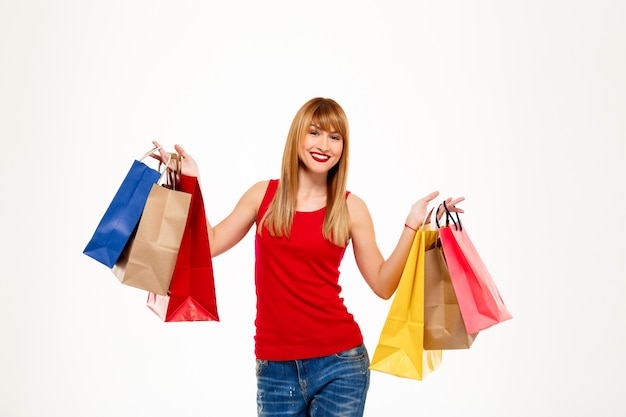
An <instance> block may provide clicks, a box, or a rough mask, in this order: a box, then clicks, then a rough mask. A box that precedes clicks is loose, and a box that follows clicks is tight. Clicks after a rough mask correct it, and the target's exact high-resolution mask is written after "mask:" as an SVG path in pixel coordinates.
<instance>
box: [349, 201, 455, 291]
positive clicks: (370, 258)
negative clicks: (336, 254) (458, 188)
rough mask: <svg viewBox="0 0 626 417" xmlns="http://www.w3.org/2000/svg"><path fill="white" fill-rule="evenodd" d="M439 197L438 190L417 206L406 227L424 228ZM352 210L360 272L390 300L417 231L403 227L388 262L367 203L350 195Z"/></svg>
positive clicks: (351, 219)
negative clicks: (427, 212) (379, 245)
mask: <svg viewBox="0 0 626 417" xmlns="http://www.w3.org/2000/svg"><path fill="white" fill-rule="evenodd" d="M438 195H439V192H437V191H435V192H433V193H430V194H428V195H427V196H425V197H423V198H421V199H420V200H418V201H417V202H416V203H415V204H413V206H412V207H411V211H410V212H409V215H408V216H407V219H406V224H407V225H409V226H410V227H412V228H413V229H417V228H418V227H419V226H421V225H422V222H423V220H424V218H425V216H426V210H427V206H428V203H429V202H430V201H432V200H433V199H434V198H436V197H437V196H438ZM461 201H463V198H462V197H461V198H458V199H455V200H453V199H451V198H449V199H447V200H446V202H447V203H450V206H451V207H452V206H454V205H455V204H458V203H459V202H461ZM348 208H349V210H350V235H351V237H352V247H353V249H354V258H355V260H356V263H357V266H358V268H359V271H360V272H361V274H362V275H363V278H364V279H365V281H366V282H367V284H368V285H369V286H370V288H371V289H372V290H373V291H374V293H375V294H376V295H378V296H379V297H381V298H383V299H388V298H390V297H391V296H392V295H393V293H394V292H395V290H396V288H397V287H398V283H399V282H400V277H401V275H402V270H403V269H404V265H405V263H406V260H407V257H408V256H409V251H410V249H411V244H412V243H413V239H414V237H415V231H414V230H411V229H410V228H408V227H403V230H402V232H401V234H400V238H399V239H398V243H397V244H396V247H395V249H394V250H393V252H392V253H391V255H390V256H389V257H388V258H387V259H386V260H385V259H384V257H383V255H382V254H381V252H380V249H379V248H378V244H377V243H376V236H375V232H374V224H373V222H372V218H371V215H370V213H369V210H368V209H367V206H366V204H365V202H364V201H363V200H361V199H360V198H359V197H357V196H355V195H354V194H350V195H349V196H348ZM454 210H455V211H458V212H462V210H461V209H457V208H455V209H454Z"/></svg>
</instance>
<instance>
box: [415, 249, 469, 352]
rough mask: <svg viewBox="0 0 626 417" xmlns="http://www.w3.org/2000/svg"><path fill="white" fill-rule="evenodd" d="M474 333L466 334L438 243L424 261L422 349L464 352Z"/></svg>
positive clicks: (428, 251) (427, 253) (428, 250)
mask: <svg viewBox="0 0 626 417" xmlns="http://www.w3.org/2000/svg"><path fill="white" fill-rule="evenodd" d="M476 336H478V333H474V334H468V333H467V330H466V329H465V324H464V322H463V317H462V316H461V310H460V308H459V303H458V301H457V298H456V294H455V292H454V287H453V286H452V281H451V279H450V272H449V271H448V266H447V264H446V261H445V258H444V256H443V251H442V249H441V242H440V241H439V239H438V238H437V240H436V242H435V244H434V245H433V246H431V247H430V248H429V249H427V250H426V255H425V260H424V349H427V350H436V349H467V348H469V347H470V346H471V345H472V343H473V342H474V339H475V338H476Z"/></svg>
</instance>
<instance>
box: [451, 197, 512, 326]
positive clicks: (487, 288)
mask: <svg viewBox="0 0 626 417" xmlns="http://www.w3.org/2000/svg"><path fill="white" fill-rule="evenodd" d="M443 206H444V208H445V210H446V216H447V219H450V220H452V224H447V225H446V226H443V227H440V228H439V236H440V239H441V246H442V248H443V253H444V256H445V259H446V264H447V265H448V269H449V271H450V279H451V281H452V285H453V287H454V292H455V294H456V297H457V300H458V303H459V308H460V310H461V315H462V316H463V322H464V323H465V328H466V329H467V332H468V333H477V332H479V331H481V330H484V329H487V328H489V327H491V326H493V325H495V324H498V323H501V322H503V321H505V320H509V319H511V318H512V317H513V316H512V315H511V313H510V312H509V310H508V308H507V307H506V305H505V304H504V301H502V297H501V296H500V292H499V290H498V288H497V287H496V284H495V282H494V280H493V278H492V277H491V274H490V273H489V271H488V270H487V267H486V266H485V264H484V262H483V260H482V259H481V257H480V255H479V254H478V251H477V250H476V248H475V247H474V244H473V243H472V241H471V240H470V238H469V235H468V233H467V230H466V228H465V227H464V226H463V225H462V224H461V220H460V218H459V216H458V213H455V214H456V220H454V218H452V215H451V214H450V211H449V210H448V208H447V206H446V204H445V202H444V203H443Z"/></svg>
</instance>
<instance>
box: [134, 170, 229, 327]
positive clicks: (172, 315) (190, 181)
mask: <svg viewBox="0 0 626 417" xmlns="http://www.w3.org/2000/svg"><path fill="white" fill-rule="evenodd" d="M177 189H178V190H180V191H184V192H187V193H190V194H191V205H190V208H189V217H188V219H187V225H186V227H185V231H184V233H183V238H182V241H181V244H180V250H179V251H178V258H177V260H176V265H175V266H174V272H173V274H172V281H171V283H170V288H169V292H168V294H167V295H160V294H155V293H153V292H150V293H148V300H147V302H146V304H147V306H148V308H150V309H151V310H152V311H153V312H154V313H155V314H156V315H157V316H159V317H160V318H161V319H162V320H163V321H166V322H175V321H219V316H218V312H217V303H216V297H215V283H214V277H213V264H212V260H211V249H210V245H209V234H208V230H207V220H206V213H205V210H204V201H203V198H202V193H201V191H200V185H199V183H198V179H197V178H196V177H190V176H187V175H182V174H181V175H179V177H178V187H177Z"/></svg>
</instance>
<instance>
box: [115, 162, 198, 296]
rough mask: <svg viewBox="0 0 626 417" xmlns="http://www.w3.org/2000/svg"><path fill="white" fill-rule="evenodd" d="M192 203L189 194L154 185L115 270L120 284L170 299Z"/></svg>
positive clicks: (158, 184)
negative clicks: (169, 295) (169, 292)
mask: <svg viewBox="0 0 626 417" xmlns="http://www.w3.org/2000/svg"><path fill="white" fill-rule="evenodd" d="M166 171H167V170H166ZM164 174H165V173H164ZM163 177H165V176H163ZM163 177H162V178H163ZM190 203H191V194H189V193H185V192H183V191H178V190H174V189H170V188H168V187H166V186H164V185H162V184H161V180H159V183H157V184H153V185H152V189H151V190H150V194H149V195H148V199H147V200H146V204H145V207H144V210H143V214H142V215H141V219H140V220H139V224H138V225H137V230H136V232H135V234H134V236H133V237H131V239H130V240H129V242H128V244H127V245H126V247H125V248H124V251H123V252H122V255H121V256H120V258H119V259H118V261H117V262H116V263H115V265H114V266H113V268H112V271H113V274H114V275H115V276H116V277H117V278H118V279H119V280H120V282H121V283H123V284H126V285H129V286H132V287H136V288H140V289H143V290H146V291H150V292H154V293H156V294H161V295H167V291H168V289H169V286H170V282H171V280H172V273H173V271H174V266H175V264H176V258H177V257H178V250H179V248H180V243H181V240H182V237H183V232H184V230H185V226H186V224H187V217H188V215H189V206H190Z"/></svg>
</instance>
